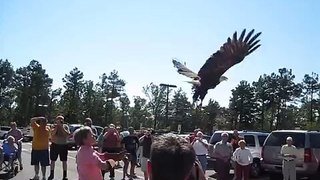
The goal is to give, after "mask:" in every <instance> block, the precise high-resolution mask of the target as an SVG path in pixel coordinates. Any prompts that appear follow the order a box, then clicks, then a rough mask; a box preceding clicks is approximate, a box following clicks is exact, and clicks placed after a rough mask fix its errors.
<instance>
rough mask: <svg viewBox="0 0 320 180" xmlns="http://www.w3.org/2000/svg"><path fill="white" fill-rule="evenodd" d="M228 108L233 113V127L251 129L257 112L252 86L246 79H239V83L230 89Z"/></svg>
mask: <svg viewBox="0 0 320 180" xmlns="http://www.w3.org/2000/svg"><path fill="white" fill-rule="evenodd" d="M229 108H230V111H232V113H233V118H234V127H235V128H240V129H253V124H254V123H255V122H256V118H255V117H256V112H257V111H256V108H257V103H256V100H255V97H254V87H253V86H251V85H250V84H249V83H248V82H247V81H241V82H240V84H239V85H238V86H237V87H236V88H235V89H233V90H232V97H231V99H230V105H229Z"/></svg>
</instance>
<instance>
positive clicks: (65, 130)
mask: <svg viewBox="0 0 320 180" xmlns="http://www.w3.org/2000/svg"><path fill="white" fill-rule="evenodd" d="M69 136H70V131H69V127H68V125H66V124H64V117H63V116H57V117H56V121H55V124H54V126H53V128H52V130H51V145H50V160H51V164H50V169H51V171H50V176H49V177H48V180H52V179H54V168H55V162H56V160H57V159H58V156H60V161H62V168H63V180H67V179H68V178H67V159H68V145H67V139H68V137H69Z"/></svg>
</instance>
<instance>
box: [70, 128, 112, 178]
mask: <svg viewBox="0 0 320 180" xmlns="http://www.w3.org/2000/svg"><path fill="white" fill-rule="evenodd" d="M74 140H75V142H76V144H77V145H79V146H80V148H79V150H78V152H77V156H76V163H77V170H78V175H79V180H92V179H94V180H102V179H103V178H102V173H101V170H109V169H111V168H113V167H114V166H115V162H114V160H112V159H109V156H108V154H106V153H105V154H101V153H99V152H97V151H95V150H94V149H93V145H94V144H95V142H96V139H95V137H94V135H93V133H92V131H91V129H90V127H81V128H79V129H77V130H76V132H75V135H74Z"/></svg>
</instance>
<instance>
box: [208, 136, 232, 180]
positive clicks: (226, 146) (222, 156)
mask: <svg viewBox="0 0 320 180" xmlns="http://www.w3.org/2000/svg"><path fill="white" fill-rule="evenodd" d="M228 138H229V135H228V133H222V134H221V139H222V140H221V141H220V142H217V143H216V144H215V145H214V149H213V157H214V158H216V165H217V168H216V170H217V175H218V177H217V180H229V179H230V174H229V173H230V160H231V157H232V155H233V150H232V145H231V144H230V143H228Z"/></svg>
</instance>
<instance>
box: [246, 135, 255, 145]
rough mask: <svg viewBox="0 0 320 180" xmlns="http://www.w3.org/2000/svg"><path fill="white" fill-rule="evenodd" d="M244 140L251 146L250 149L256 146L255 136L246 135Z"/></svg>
mask: <svg viewBox="0 0 320 180" xmlns="http://www.w3.org/2000/svg"><path fill="white" fill-rule="evenodd" d="M244 140H245V141H246V144H247V146H249V147H255V146H256V143H255V141H254V136H253V135H244Z"/></svg>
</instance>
